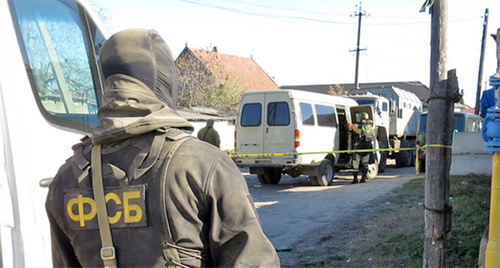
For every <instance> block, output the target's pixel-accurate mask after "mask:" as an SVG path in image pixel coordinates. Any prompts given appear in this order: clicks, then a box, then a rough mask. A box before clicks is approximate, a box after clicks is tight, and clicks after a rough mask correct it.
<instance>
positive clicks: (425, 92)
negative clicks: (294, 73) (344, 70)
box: [281, 81, 429, 103]
mask: <svg viewBox="0 0 500 268" xmlns="http://www.w3.org/2000/svg"><path fill="white" fill-rule="evenodd" d="M335 85H340V86H342V87H343V88H344V90H346V91H347V92H350V91H351V90H353V89H355V85H354V84H323V85H287V86H281V89H300V90H305V91H311V92H317V93H323V94H328V92H329V91H330V86H332V87H333V86H335ZM384 87H397V88H400V89H404V90H407V91H410V92H413V93H415V95H417V97H418V98H419V99H420V100H421V101H423V102H424V103H425V101H426V100H427V99H428V98H429V88H428V87H427V86H425V85H424V84H422V83H421V82H418V81H408V82H380V83H360V84H359V88H360V89H368V88H384Z"/></svg>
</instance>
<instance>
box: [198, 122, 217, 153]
mask: <svg viewBox="0 0 500 268" xmlns="http://www.w3.org/2000/svg"><path fill="white" fill-rule="evenodd" d="M198 139H200V140H202V141H205V142H208V143H210V144H212V145H213V146H215V147H217V148H220V137H219V133H218V132H217V130H215V128H214V120H213V119H208V121H207V125H206V126H205V127H204V128H202V129H200V131H198Z"/></svg>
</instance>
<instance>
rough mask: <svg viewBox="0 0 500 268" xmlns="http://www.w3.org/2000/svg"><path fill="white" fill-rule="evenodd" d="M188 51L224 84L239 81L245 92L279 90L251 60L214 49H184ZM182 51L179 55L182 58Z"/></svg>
mask: <svg viewBox="0 0 500 268" xmlns="http://www.w3.org/2000/svg"><path fill="white" fill-rule="evenodd" d="M184 50H190V51H191V52H192V53H193V54H194V55H195V56H196V57H197V58H198V59H199V60H200V61H201V62H202V63H203V64H204V65H205V67H206V68H207V69H209V70H210V72H211V73H212V74H214V75H215V76H216V77H217V79H219V81H220V82H221V83H222V84H224V83H226V81H228V80H229V79H233V78H236V79H241V82H242V84H243V87H244V90H245V91H254V90H263V89H279V87H278V85H276V83H275V82H274V81H273V80H272V79H271V77H269V76H268V75H267V74H266V72H264V70H262V68H261V67H260V66H259V65H258V64H257V63H256V62H255V61H254V60H253V59H252V58H244V57H239V56H233V55H227V54H222V53H219V52H218V51H217V49H216V48H214V49H213V50H212V51H207V50H201V49H192V48H188V47H187V46H186V48H185V49H184ZM183 53H184V51H183V52H182V53H181V54H180V55H179V57H178V59H179V58H180V57H181V56H182V54H183Z"/></svg>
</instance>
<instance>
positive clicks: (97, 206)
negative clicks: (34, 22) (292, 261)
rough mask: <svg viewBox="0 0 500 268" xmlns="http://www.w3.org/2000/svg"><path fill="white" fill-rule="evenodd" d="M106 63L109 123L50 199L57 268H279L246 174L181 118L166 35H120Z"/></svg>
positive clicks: (87, 141)
mask: <svg viewBox="0 0 500 268" xmlns="http://www.w3.org/2000/svg"><path fill="white" fill-rule="evenodd" d="M100 64H101V69H102V72H103V75H104V78H105V88H104V93H103V96H102V105H101V107H100V109H99V113H98V116H99V119H100V120H101V121H102V123H101V125H99V126H98V127H96V129H95V130H94V131H93V133H92V136H91V137H85V138H83V139H82V141H81V142H80V143H79V144H77V145H75V146H73V151H74V155H73V156H72V157H71V158H69V159H68V160H67V161H66V163H65V164H64V165H63V166H62V167H61V168H60V169H59V171H58V173H57V175H56V176H55V178H54V180H53V182H52V184H51V185H50V189H49V193H48V196H47V201H46V210H47V214H48V218H49V221H50V228H51V238H52V259H53V265H54V266H55V267H75V266H83V267H99V266H103V265H104V266H106V267H113V266H127V267H165V266H166V267H173V266H181V267H234V266H240V267H241V266H245V267H250V266H261V267H279V266H280V262H279V258H278V256H277V253H276V250H275V248H274V247H273V245H272V244H271V242H270V241H269V240H268V238H267V237H266V236H265V234H264V233H263V231H262V228H261V225H260V220H259V217H258V214H257V211H256V209H255V206H254V204H253V201H252V198H251V196H250V194H249V191H248V187H247V184H246V182H245V180H244V178H243V177H242V175H241V173H240V171H239V169H238V168H237V167H236V166H235V164H234V163H233V161H232V160H231V158H229V157H228V156H227V155H226V154H225V153H224V152H222V151H221V150H219V149H217V148H216V147H214V146H212V145H209V144H207V143H205V142H202V141H200V140H198V139H195V138H194V137H192V136H191V135H189V134H190V133H191V132H192V131H193V127H192V126H191V124H189V123H188V122H187V120H186V119H184V118H182V117H181V116H180V115H179V114H178V113H177V112H176V102H177V95H178V89H177V78H176V72H175V65H174V60H173V57H172V54H171V52H170V49H169V47H168V46H167V44H166V43H165V42H164V41H163V39H162V38H161V37H160V36H159V35H158V33H157V32H156V31H154V30H146V29H131V30H124V31H121V32H118V33H116V34H115V35H113V36H112V37H111V38H109V39H108V40H107V41H106V42H105V43H104V45H103V46H102V48H101V51H100ZM99 163H101V164H99ZM102 189H103V190H102ZM103 204H104V205H103ZM103 207H104V208H103ZM102 211H104V212H105V213H106V214H104V216H101V217H100V215H102ZM102 223H104V224H102ZM106 229H108V231H106ZM110 244H111V245H110Z"/></svg>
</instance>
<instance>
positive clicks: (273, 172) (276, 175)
mask: <svg viewBox="0 0 500 268" xmlns="http://www.w3.org/2000/svg"><path fill="white" fill-rule="evenodd" d="M257 178H258V179H259V182H260V183H261V184H278V183H279V182H280V180H281V169H280V168H266V169H264V174H258V175H257Z"/></svg>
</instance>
